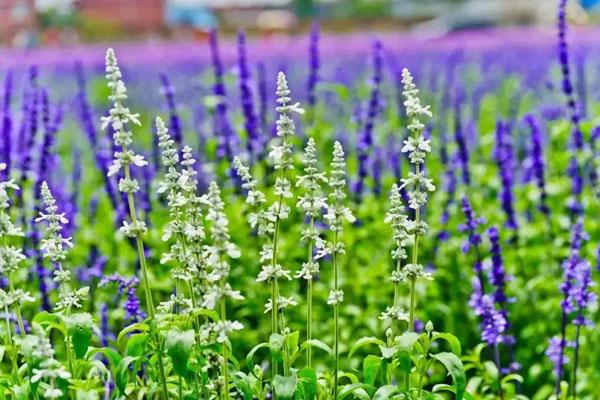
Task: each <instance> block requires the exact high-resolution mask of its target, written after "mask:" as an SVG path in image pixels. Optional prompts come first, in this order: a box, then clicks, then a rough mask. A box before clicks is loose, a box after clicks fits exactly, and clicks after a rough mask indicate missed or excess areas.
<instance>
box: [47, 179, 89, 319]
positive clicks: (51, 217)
mask: <svg viewBox="0 0 600 400" xmlns="http://www.w3.org/2000/svg"><path fill="white" fill-rule="evenodd" d="M41 194H42V200H43V202H44V206H45V207H46V212H45V213H44V212H40V214H39V217H38V218H36V219H35V222H45V223H47V228H46V232H45V237H44V238H43V239H42V241H41V244H40V248H41V249H42V251H43V252H44V257H45V258H48V259H49V260H50V261H51V262H52V265H53V266H54V267H55V270H54V281H55V282H56V283H57V284H58V285H59V286H61V287H62V290H61V292H60V293H59V301H58V303H56V309H57V310H59V311H61V310H67V311H68V310H70V309H72V308H80V307H81V305H82V304H81V303H82V301H83V300H85V299H86V298H87V295H88V292H89V288H88V287H83V288H80V289H77V290H74V291H69V290H68V287H67V286H68V283H69V281H70V280H71V271H70V270H68V269H65V268H64V266H63V261H64V260H65V259H66V258H67V249H68V248H70V247H73V243H72V242H71V238H70V237H67V238H64V237H63V236H62V229H63V225H65V224H67V223H68V222H69V221H68V220H67V219H66V218H65V216H64V214H62V213H59V212H58V207H57V205H56V200H55V199H54V196H53V195H52V192H51V191H50V188H49V187H48V184H47V183H46V181H44V182H42V188H41Z"/></svg>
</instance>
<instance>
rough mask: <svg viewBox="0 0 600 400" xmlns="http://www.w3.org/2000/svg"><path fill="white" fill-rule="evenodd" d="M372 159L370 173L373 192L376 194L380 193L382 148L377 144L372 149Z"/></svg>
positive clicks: (382, 160)
mask: <svg viewBox="0 0 600 400" xmlns="http://www.w3.org/2000/svg"><path fill="white" fill-rule="evenodd" d="M374 155H375V157H374V159H373V162H372V166H371V167H372V173H373V193H374V194H375V195H376V196H379V195H380V194H381V185H382V175H383V162H384V156H383V149H382V148H381V147H380V146H377V147H376V148H375V151H374Z"/></svg>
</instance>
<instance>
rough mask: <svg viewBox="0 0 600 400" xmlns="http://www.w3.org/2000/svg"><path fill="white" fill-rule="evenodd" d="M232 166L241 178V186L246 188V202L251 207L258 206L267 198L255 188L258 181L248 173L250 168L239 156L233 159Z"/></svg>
mask: <svg viewBox="0 0 600 400" xmlns="http://www.w3.org/2000/svg"><path fill="white" fill-rule="evenodd" d="M233 166H234V167H235V169H236V171H237V173H238V175H239V176H240V178H241V179H242V188H243V189H244V190H246V192H247V193H246V204H248V205H249V206H252V207H259V206H261V205H262V204H264V203H266V201H267V198H266V197H265V195H264V194H263V193H262V192H261V191H260V190H257V189H256V186H257V184H258V182H257V181H256V179H254V178H252V175H251V174H250V168H248V167H247V166H246V165H244V163H243V162H242V160H241V159H240V158H239V157H235V158H234V159H233Z"/></svg>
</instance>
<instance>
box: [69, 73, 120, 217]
mask: <svg viewBox="0 0 600 400" xmlns="http://www.w3.org/2000/svg"><path fill="white" fill-rule="evenodd" d="M75 74H76V77H77V92H78V93H77V102H78V108H79V110H78V111H79V121H80V123H81V125H82V127H83V131H84V132H85V134H86V136H87V137H88V140H89V141H90V144H91V145H92V151H93V152H94V158H95V160H96V164H97V166H98V168H99V169H100V172H101V173H102V179H103V182H104V190H105V191H106V194H107V196H108V199H109V200H110V203H111V204H112V206H113V209H114V210H117V209H118V207H119V200H118V195H117V190H116V189H117V188H116V187H115V183H114V182H113V181H112V180H111V179H110V178H109V176H108V168H109V165H110V163H111V157H110V154H108V152H107V144H106V142H105V140H104V141H102V140H99V138H98V131H97V130H96V125H95V122H94V121H96V117H95V116H94V115H93V112H92V107H91V106H90V103H89V101H88V97H87V92H86V80H85V72H84V70H83V65H82V64H81V63H77V64H75ZM118 221H119V224H120V221H121V220H118Z"/></svg>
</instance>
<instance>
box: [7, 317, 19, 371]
mask: <svg viewBox="0 0 600 400" xmlns="http://www.w3.org/2000/svg"><path fill="white" fill-rule="evenodd" d="M4 314H5V320H6V332H7V333H8V345H9V346H10V349H11V353H12V354H11V356H10V359H11V361H12V374H13V377H14V378H15V381H16V382H19V367H18V366H17V351H16V347H15V346H14V342H13V337H12V325H11V323H10V319H9V318H8V316H9V312H8V306H4Z"/></svg>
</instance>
